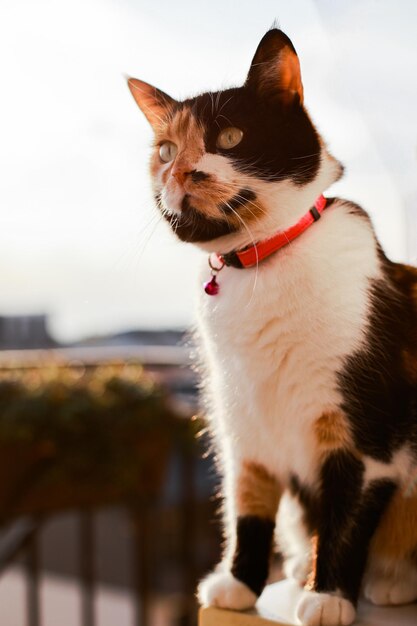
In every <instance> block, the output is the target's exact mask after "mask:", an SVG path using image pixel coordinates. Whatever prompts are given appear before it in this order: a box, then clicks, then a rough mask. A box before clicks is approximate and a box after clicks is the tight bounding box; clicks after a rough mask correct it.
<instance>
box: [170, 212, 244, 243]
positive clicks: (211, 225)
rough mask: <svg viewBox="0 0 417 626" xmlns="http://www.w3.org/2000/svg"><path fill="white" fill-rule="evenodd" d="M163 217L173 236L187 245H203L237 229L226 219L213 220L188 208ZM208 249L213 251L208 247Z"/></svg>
mask: <svg viewBox="0 0 417 626" xmlns="http://www.w3.org/2000/svg"><path fill="white" fill-rule="evenodd" d="M163 215H164V217H165V219H166V220H167V222H168V223H169V225H170V226H171V228H172V230H173V232H174V233H175V235H176V236H177V237H178V238H179V239H181V241H185V242H188V243H195V244H197V245H203V244H207V243H210V244H212V242H214V241H215V240H218V239H220V238H225V237H226V236H228V235H231V234H233V233H236V232H237V231H238V230H239V228H238V227H237V226H235V225H234V224H232V223H231V222H230V221H227V220H226V219H224V220H222V219H218V220H217V219H213V218H208V217H205V216H204V215H203V213H201V212H200V211H198V210H197V209H194V208H193V207H189V208H188V209H187V211H181V212H180V213H173V212H171V213H169V212H164V214H163ZM209 249H213V248H212V246H210V245H209Z"/></svg>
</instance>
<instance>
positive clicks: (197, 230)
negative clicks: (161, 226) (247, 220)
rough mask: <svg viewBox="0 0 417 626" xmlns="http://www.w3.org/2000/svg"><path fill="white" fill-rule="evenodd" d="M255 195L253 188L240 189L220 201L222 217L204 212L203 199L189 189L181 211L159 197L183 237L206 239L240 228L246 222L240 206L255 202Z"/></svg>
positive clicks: (194, 239)
mask: <svg viewBox="0 0 417 626" xmlns="http://www.w3.org/2000/svg"><path fill="white" fill-rule="evenodd" d="M255 198H256V195H255V193H254V192H253V191H252V190H251V189H248V188H243V189H240V190H239V192H238V193H236V194H235V195H234V196H232V197H231V198H229V199H228V200H227V201H226V200H222V201H221V202H219V203H218V204H217V205H216V208H217V214H218V217H217V216H216V217H215V216H213V215H208V214H207V213H206V212H204V210H203V209H202V208H200V207H199V205H200V204H201V199H200V198H198V197H194V196H193V195H192V194H189V193H186V194H185V195H184V197H183V199H182V201H181V210H180V211H175V212H170V211H169V210H168V211H167V210H164V208H163V207H162V205H161V199H160V197H157V198H156V200H157V204H158V206H159V208H160V209H161V210H162V213H163V215H164V217H165V219H166V220H167V221H168V222H169V224H170V225H171V228H172V230H173V231H174V233H175V234H176V235H177V236H178V237H179V238H180V239H181V240H182V241H187V242H190V243H199V242H200V243H204V242H207V241H211V240H213V239H217V238H219V237H223V236H225V235H229V234H231V233H235V232H237V231H238V230H240V228H241V227H242V225H244V219H243V218H242V216H241V215H240V214H239V210H241V209H242V207H245V206H246V205H247V204H248V203H253V201H254V200H255Z"/></svg>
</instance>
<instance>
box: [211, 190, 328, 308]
mask: <svg viewBox="0 0 417 626" xmlns="http://www.w3.org/2000/svg"><path fill="white" fill-rule="evenodd" d="M326 204H327V199H326V198H325V197H324V196H323V195H320V196H319V197H318V198H317V199H316V201H315V203H314V206H313V207H312V208H311V209H310V210H309V211H307V213H306V214H305V215H303V217H302V218H301V219H299V220H298V222H297V223H296V224H293V226H290V227H289V228H287V230H283V231H280V232H278V233H276V235H273V236H272V237H270V238H269V239H264V240H263V241H259V242H257V243H255V244H254V245H252V246H246V248H242V249H241V250H233V251H232V252H228V253H227V254H219V253H218V252H215V253H213V254H211V255H210V256H209V266H210V268H211V273H212V279H211V280H210V281H208V282H207V283H205V284H204V289H205V291H206V293H207V294H208V295H210V296H214V295H216V294H217V293H218V291H219V285H218V283H217V281H216V274H217V273H218V272H220V270H221V269H223V267H224V266H225V265H227V266H231V267H237V268H240V269H244V268H247V267H253V266H254V265H257V264H258V263H260V262H261V261H263V260H264V259H266V258H267V257H269V256H271V254H274V252H277V251H278V250H279V249H280V248H283V247H284V246H286V245H287V244H289V243H290V242H291V241H293V240H294V239H295V238H296V237H298V236H299V235H301V233H303V232H304V231H305V230H307V228H308V227H309V226H311V224H314V222H317V220H318V219H320V217H321V214H322V213H323V211H324V209H325V208H326Z"/></svg>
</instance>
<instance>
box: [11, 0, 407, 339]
mask: <svg viewBox="0 0 417 626" xmlns="http://www.w3.org/2000/svg"><path fill="white" fill-rule="evenodd" d="M399 7H401V9H399ZM274 20H278V22H279V24H280V26H281V28H282V29H283V30H284V31H285V32H286V33H287V34H288V35H289V36H290V38H291V39H292V41H293V43H294V45H295V47H296V49H297V52H298V54H299V56H300V60H301V69H302V74H303V82H304V91H305V99H306V105H307V108H308V109H309V111H310V113H311V115H312V118H313V120H314V122H315V123H316V124H317V126H318V128H319V131H320V132H321V133H322V134H323V135H324V137H325V139H326V141H327V143H328V146H329V148H330V151H331V152H332V153H333V154H334V155H335V156H336V157H337V158H338V159H339V160H341V161H342V162H343V163H344V165H345V166H346V175H345V177H344V179H343V180H342V181H340V182H339V183H337V184H336V185H335V186H334V188H332V189H331V190H330V193H332V194H334V193H337V194H339V195H343V196H345V197H349V198H351V199H352V200H354V201H356V202H359V203H360V204H362V206H364V208H365V209H366V210H368V211H369V212H370V214H371V216H372V219H373V221H374V224H375V227H376V229H377V233H378V236H379V237H380V239H381V241H382V244H383V245H384V247H385V249H386V251H387V253H388V254H389V256H391V257H392V258H393V259H395V260H414V261H415V262H416V263H417V237H416V234H415V233H416V228H417V224H416V221H414V220H415V216H416V215H417V184H416V166H417V160H416V146H417V129H416V124H417V122H416V117H415V102H416V96H417V78H416V77H417V43H416V37H415V33H416V29H417V3H415V2H413V1H411V0H402V2H401V3H398V2H395V1H394V0H360V1H359V0H350V1H349V2H337V1H334V0H316V1H313V0H293V1H292V2H288V0H271V1H270V0H263V2H261V3H260V2H258V3H254V2H253V1H252V0H241V1H240V2H237V1H235V0H233V1H232V0H210V2H209V1H206V0H203V1H200V2H195V1H194V0H184V1H178V2H175V3H174V2H172V1H167V0H158V2H154V1H145V0H136V1H135V0H72V1H71V2H67V3H63V2H56V1H47V0H37V2H30V1H28V0H21V1H20V2H19V3H16V2H14V1H11V0H2V3H1V7H0V55H1V57H0V58H1V59H2V64H1V77H2V80H1V83H0V85H1V86H0V89H1V100H0V267H1V271H0V315H1V314H27V313H40V312H45V313H47V314H48V315H49V316H50V328H51V331H52V332H53V334H54V335H55V336H56V337H57V338H58V339H60V340H62V341H72V340H75V339H77V338H79V337H85V336H89V335H97V334H105V333H108V332H116V331H119V330H122V329H126V328H139V327H145V328H163V327H184V326H189V325H190V324H191V323H192V321H193V306H194V305H193V303H194V298H195V293H196V290H197V289H198V288H199V285H198V283H197V267H198V265H199V263H200V262H202V261H203V262H204V255H203V253H201V252H199V251H198V250H197V249H195V248H193V247H192V246H190V245H187V244H182V243H180V242H178V241H176V240H175V238H174V236H173V235H172V234H171V233H170V232H169V231H168V229H167V227H166V225H164V224H162V220H161V219H160V218H159V216H158V213H157V212H156V210H155V208H154V206H153V202H152V196H151V193H150V185H149V177H148V165H147V162H148V155H149V145H150V141H151V139H152V134H151V131H150V128H149V127H148V124H147V122H146V120H145V119H144V118H143V116H142V115H141V113H140V112H139V110H138V109H137V107H136V105H135V104H134V101H133V99H132V97H131V95H130V93H129V91H128V89H127V87H126V84H125V79H124V77H123V75H124V74H128V75H132V76H136V77H138V78H141V79H143V80H146V81H148V82H151V83H153V84H155V85H157V86H158V87H160V88H161V89H163V90H164V91H166V92H168V93H170V94H171V95H172V96H173V97H175V98H178V99H181V98H184V97H187V96H190V95H193V94H196V93H198V92H201V91H206V90H210V89H213V90H217V89H219V88H222V87H227V86H231V85H238V84H241V83H242V81H243V80H244V78H245V75H246V73H247V71H248V68H249V64H250V61H251V58H252V56H253V54H254V51H255V49H256V46H257V44H258V42H259V40H260V39H261V37H262V36H263V34H264V32H265V31H266V30H267V29H268V28H269V27H270V26H271V24H272V23H273V21H274Z"/></svg>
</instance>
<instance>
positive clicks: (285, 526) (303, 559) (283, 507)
mask: <svg viewBox="0 0 417 626" xmlns="http://www.w3.org/2000/svg"><path fill="white" fill-rule="evenodd" d="M276 536H277V544H278V549H279V551H280V553H281V554H282V557H283V561H284V562H283V570H284V574H285V577H286V578H291V579H293V580H296V581H297V582H298V583H300V584H301V585H304V584H305V583H306V581H307V579H308V577H309V574H310V572H311V569H312V547H313V546H312V533H311V529H310V528H309V527H308V524H307V520H306V511H305V509H304V507H303V506H302V505H301V502H300V500H299V497H298V496H297V495H296V494H295V493H292V492H291V491H290V490H289V489H287V490H286V491H285V492H284V493H283V495H282V498H281V501H280V505H279V509H278V516H277V532H276Z"/></svg>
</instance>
